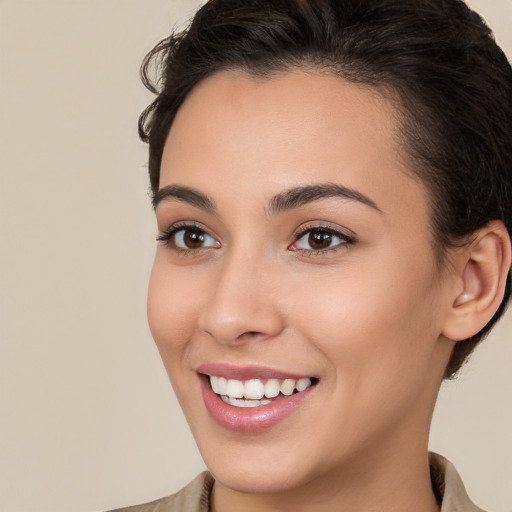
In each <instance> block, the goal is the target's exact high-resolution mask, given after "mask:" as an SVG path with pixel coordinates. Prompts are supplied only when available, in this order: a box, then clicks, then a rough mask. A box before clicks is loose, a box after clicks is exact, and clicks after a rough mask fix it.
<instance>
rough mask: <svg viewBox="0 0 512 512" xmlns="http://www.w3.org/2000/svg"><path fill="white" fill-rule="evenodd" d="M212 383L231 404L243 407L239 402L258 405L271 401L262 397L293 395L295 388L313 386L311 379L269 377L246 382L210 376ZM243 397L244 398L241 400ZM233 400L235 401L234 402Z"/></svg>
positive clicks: (247, 405) (301, 389)
mask: <svg viewBox="0 0 512 512" xmlns="http://www.w3.org/2000/svg"><path fill="white" fill-rule="evenodd" d="M210 384H211V386H212V389H213V391H214V392H215V393H217V394H218V395H220V396H221V398H222V399H223V400H224V401H225V402H226V403H229V404H231V405H235V403H236V404H238V405H236V407H242V405H239V402H240V403H242V402H244V403H245V402H247V404H246V405H243V407H257V406H259V405H266V404H267V403H270V401H269V400H262V398H264V397H266V398H275V397H277V396H278V395H279V394H280V393H282V394H283V395H285V396H290V395H292V394H293V393H294V392H295V390H297V391H298V392H301V391H304V390H306V389H307V388H309V387H310V386H311V384H312V383H311V379H308V378H302V379H298V380H295V379H283V380H279V379H268V380H267V382H265V383H264V382H263V381H262V380H261V379H250V380H247V381H245V382H243V381H241V380H237V379H229V380H227V379H225V378H224V377H217V376H215V375H211V376H210ZM240 399H242V400H240ZM232 402H233V403H232Z"/></svg>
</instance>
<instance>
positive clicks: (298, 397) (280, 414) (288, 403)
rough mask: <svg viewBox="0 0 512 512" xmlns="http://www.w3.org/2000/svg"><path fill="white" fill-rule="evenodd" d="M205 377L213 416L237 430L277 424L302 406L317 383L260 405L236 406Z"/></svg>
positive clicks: (206, 396)
mask: <svg viewBox="0 0 512 512" xmlns="http://www.w3.org/2000/svg"><path fill="white" fill-rule="evenodd" d="M201 377H202V378H201V388H202V392H203V399H204V403H205V405H206V409H207V410H208V412H209V414H210V416H211V417H212V418H213V419H214V420H215V421H216V422H217V423H218V424H219V425H220V426H221V427H223V428H225V429H226V430H232V431H234V432H258V431H260V430H264V429H267V428H270V427H273V426H274V425H277V424H278V423H280V422H281V421H283V420H284V419H285V418H286V417H287V416H289V415H290V414H292V413H293V412H294V411H295V410H296V409H298V408H299V407H300V406H301V405H302V403H303V402H304V400H306V399H307V398H308V397H309V395H310V394H311V392H312V391H313V389H314V388H315V387H316V385H313V386H310V387H309V388H308V389H306V390H304V391H301V392H300V393H295V394H293V395H290V396H282V397H280V398H277V399H274V400H272V402H271V403H270V404H267V405H260V406H259V407H234V406H232V405H229V404H226V403H225V402H223V401H222V400H221V398H220V396H219V395H217V394H216V393H214V391H213V390H212V388H211V387H210V385H209V382H208V378H207V377H204V376H201Z"/></svg>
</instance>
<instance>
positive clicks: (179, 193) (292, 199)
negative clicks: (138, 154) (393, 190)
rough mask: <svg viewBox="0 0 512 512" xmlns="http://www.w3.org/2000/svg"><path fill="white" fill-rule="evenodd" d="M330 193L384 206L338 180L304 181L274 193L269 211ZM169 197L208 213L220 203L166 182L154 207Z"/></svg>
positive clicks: (301, 203)
mask: <svg viewBox="0 0 512 512" xmlns="http://www.w3.org/2000/svg"><path fill="white" fill-rule="evenodd" d="M331 197H341V198H343V199H348V200H350V201H357V202H359V203H362V204H364V205H366V206H369V207H370V208H373V209H374V210H377V211H378V212H380V213H382V210H381V209H380V208H379V207H378V206H377V204H376V203H375V202H374V201H373V200H372V199H370V198H369V197H368V196H365V195H364V194H362V193H361V192H359V191H357V190H354V189H352V188H348V187H344V186H342V185H338V184H336V183H321V184H317V185H303V186H298V187H293V188H290V189H288V190H285V191H284V192H281V193H279V194H277V195H275V196H274V197H273V198H272V199H271V200H270V202H269V206H268V209H267V211H268V212H269V213H271V214H274V215H276V214H278V213H282V212H284V211H287V210H292V209H294V208H299V207H301V206H304V205H306V204H308V203H312V202H314V201H318V200H320V199H327V198H331ZM168 200H177V201H182V202H184V203H188V204H190V205H192V206H195V207H197V208H200V209H201V210H205V211H207V212H209V213H216V211H217V207H216V205H215V201H213V199H211V198H210V197H208V196H207V195H206V194H203V193H202V192H200V191H199V190H196V189H194V188H190V187H184V186H181V185H167V186H165V187H163V188H161V189H160V190H159V191H158V192H157V193H156V195H155V196H154V197H153V208H154V209H155V210H156V207H157V206H158V205H159V204H160V203H161V202H163V201H168Z"/></svg>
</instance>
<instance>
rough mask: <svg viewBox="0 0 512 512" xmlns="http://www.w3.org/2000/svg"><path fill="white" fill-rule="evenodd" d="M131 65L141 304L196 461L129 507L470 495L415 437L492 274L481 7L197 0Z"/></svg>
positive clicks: (499, 276)
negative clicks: (138, 103)
mask: <svg viewBox="0 0 512 512" xmlns="http://www.w3.org/2000/svg"><path fill="white" fill-rule="evenodd" d="M155 59H157V60H158V62H159V63H160V65H159V67H158V70H159V76H158V79H157V81H156V83H158V87H156V86H153V85H151V82H150V81H149V79H148V78H147V76H148V70H149V68H150V66H151V65H152V64H153V62H155ZM143 69H144V77H145V81H146V85H148V87H149V88H150V89H151V90H153V91H154V92H155V93H157V94H158V96H157V99H156V100H155V101H154V103H153V104H152V105H150V106H149V107H148V109H147V110H146V111H145V112H144V114H143V115H142V117H141V121H140V133H141V136H142V138H143V139H144V140H146V141H147V142H149V150H150V157H149V172H150V179H151V186H152V192H153V204H154V207H155V211H156V217H157V222H158V229H159V236H158V240H159V244H158V248H157V252H156V257H155V262H154V267H153V273H152V277H151V282H150V288H149V300H148V316H149V323H150V327H151V330H152V333H153V336H154V339H155V341H156V343H157V346H158V348H159V351H160V354H161V356H162V359H163V362H164V364H165V366H166V369H167V372H168V374H169V377H170V379H171V382H172V384H173V387H174V390H175V392H176V394H177V396H178V399H179V401H180V404H181V406H182V408H183V410H184V413H185V415H186V417H187V420H188V422H189V424H190V427H191V430H192V432H193V434H194V437H195V439H196V441H197V443H198V446H199V449H200V451H201V453H202V456H203V458H204V460H205V462H206V465H207V467H208V469H209V471H210V472H209V473H205V474H203V475H201V476H200V477H198V479H196V480H195V481H194V482H192V483H191V484H190V485H189V486H188V487H187V488H185V489H184V490H182V491H180V492H179V493H178V494H177V495H174V496H172V497H168V498H164V499H162V500H158V501H157V502H154V503H152V504H148V505H144V506H141V507H133V508H130V509H128V510H132V511H136V510H144V511H146V510H148V511H149V510H151V511H153V510H154V511H156V510H159V511H160V510H166V511H167V510H169V511H171V510H186V511H199V510H201V511H203V510H204V511H206V510H211V511H214V512H231V511H241V510H243V511H253V510H257V511H262V510H263V511H266V510H279V511H288V510H290V511H291V510H293V511H303V510H304V511H316V512H322V511H352V512H353V511H363V510H364V511H369V510H379V511H388V510H389V511H393V512H397V511H410V510H415V511H416V512H427V511H430V512H431V511H437V510H442V511H443V512H452V511H466V510H467V511H475V510H480V509H478V508H477V507H476V506H475V505H473V504H472V503H471V502H470V500H469V498H468V496H467V494H466V493H465V490H464V487H463V485H462V483H461V481H460V479H459V477H458V475H457V473H456V471H455V469H454V468H453V466H451V465H450V463H449V462H447V461H446V460H445V459H443V458H442V457H440V456H438V455H434V454H430V455H429V454H428V449H427V444H428V432H429V425H430V421H431V417H432V413H433V409H434V404H435V401H436V397H437V394H438V391H439V386H440V384H441V382H442V380H443V378H451V377H453V376H454V375H455V374H456V373H457V371H458V370H459V369H460V367H461V365H462V364H463V363H464V361H465V360H466V358H467V357H468V355H469V354H470V353H471V351H472V350H473V348H474V347H475V345H476V344H477V343H478V342H479V341H480V340H481V339H482V338H483V337H484V335H485V334H486V333H487V332H488V331H489V329H490V328H491V327H492V326H493V325H494V323H495V322H496V320H497V319H498V318H499V317H500V316H501V314H502V313H503V311H504V309H505V306H506V303H507V301H508V300H509V298H510V291H511V286H510V279H511V278H510V266H511V246H510V236H509V233H510V232H511V230H512V165H511V164H512V70H511V67H510V65H509V63H508V61H507V59H506V57H505V56H504V54H503V52H502V51H501V50H500V49H499V47H498V46H497V45H496V44H495V42H494V40H493V39H492V36H491V33H490V31H489V29H488V28H487V27H486V26H485V24H484V23H483V21H482V20H481V19H480V18H479V17H478V15H476V14H475V13H473V12H471V11H470V10H469V9H468V8H467V7H466V6H465V4H463V3H462V2H459V1H456V0H415V1H413V2H411V1H410V0H407V1H406V0H403V1H401V0H357V1H355V0H322V1H318V0H316V1H314V0H282V1H277V2H276V1H275V0H257V1H251V2H246V1H245V0H212V1H210V2H208V3H206V4H205V5H204V6H203V7H202V8H201V9H200V10H199V11H198V13H197V14H196V16H195V18H194V20H193V22H192V24H191V26H190V27H189V29H188V30H187V31H185V32H184V33H182V34H178V35H173V36H171V37H169V38H168V39H166V40H164V41H163V42H162V43H160V44H159V45H158V46H157V47H156V48H155V49H154V50H153V51H152V52H151V53H150V55H149V56H148V57H147V59H146V62H145V65H144V68H143Z"/></svg>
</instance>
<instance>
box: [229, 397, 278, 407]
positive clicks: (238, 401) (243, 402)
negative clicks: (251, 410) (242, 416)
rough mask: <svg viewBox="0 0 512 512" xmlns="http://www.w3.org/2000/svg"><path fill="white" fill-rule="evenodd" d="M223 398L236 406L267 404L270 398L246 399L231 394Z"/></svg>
mask: <svg viewBox="0 0 512 512" xmlns="http://www.w3.org/2000/svg"><path fill="white" fill-rule="evenodd" d="M220 398H221V400H222V401H223V402H224V403H226V404H229V405H233V406H235V407H259V406H260V405H267V404H269V403H270V400H244V399H240V398H231V397H229V396H224V395H223V396H221V397H220Z"/></svg>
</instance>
